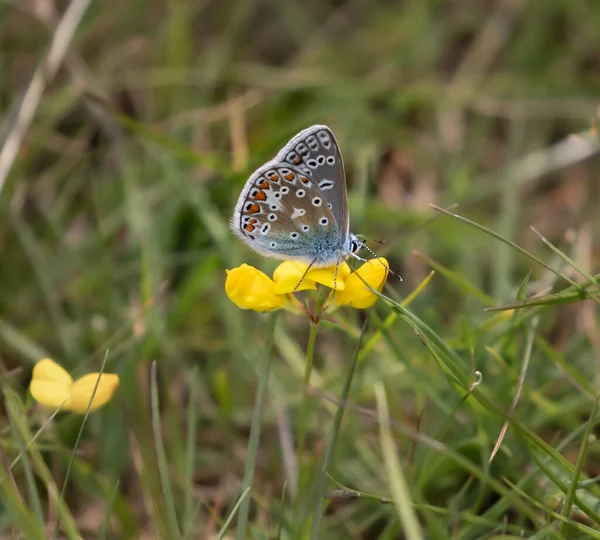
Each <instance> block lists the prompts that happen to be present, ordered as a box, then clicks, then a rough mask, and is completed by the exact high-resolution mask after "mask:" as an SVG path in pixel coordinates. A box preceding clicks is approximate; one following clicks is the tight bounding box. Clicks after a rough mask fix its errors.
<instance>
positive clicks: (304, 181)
mask: <svg viewBox="0 0 600 540" xmlns="http://www.w3.org/2000/svg"><path fill="white" fill-rule="evenodd" d="M300 182H302V183H303V184H308V178H306V176H301V177H300Z"/></svg>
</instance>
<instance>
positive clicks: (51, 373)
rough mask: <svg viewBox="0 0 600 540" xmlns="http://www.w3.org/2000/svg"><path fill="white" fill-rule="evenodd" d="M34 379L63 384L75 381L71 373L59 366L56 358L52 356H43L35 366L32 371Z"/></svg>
mask: <svg viewBox="0 0 600 540" xmlns="http://www.w3.org/2000/svg"><path fill="white" fill-rule="evenodd" d="M31 376H32V379H34V380H40V381H41V380H45V381H55V382H62V383H63V384H68V385H70V384H71V383H72V382H73V378H72V377H71V375H69V374H68V373H67V371H66V370H65V369H64V368H62V367H61V366H59V365H58V364H57V363H56V362H55V361H54V360H51V359H50V358H42V359H41V360H40V361H39V362H38V363H37V364H36V365H35V366H34V367H33V373H32V375H31Z"/></svg>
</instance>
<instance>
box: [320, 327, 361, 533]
mask: <svg viewBox="0 0 600 540" xmlns="http://www.w3.org/2000/svg"><path fill="white" fill-rule="evenodd" d="M368 320H369V318H368V317H365V322H364V324H363V327H362V329H361V332H360V337H359V338H358V343H357V344H356V350H355V351H354V357H353V358H352V364H351V365H350V369H349V371H348V375H347V376H346V380H345V382H344V388H343V390H342V395H341V399H340V404H339V406H338V408H337V411H336V413H335V418H334V419H333V428H332V430H331V438H330V439H329V444H328V445H327V449H326V450H325V455H324V456H323V461H322V462H321V468H320V470H319V477H318V479H317V491H316V497H315V506H314V510H313V519H312V529H311V535H310V537H311V539H313V540H318V538H319V531H320V529H321V518H322V517H323V502H324V500H325V490H326V489H327V479H328V476H327V471H328V469H329V467H330V465H331V462H332V461H333V454H334V452H335V445H336V443H337V439H338V434H339V432H340V426H341V424H342V419H343V417H344V411H345V410H346V401H347V400H348V395H349V394H350V386H351V385H352V379H353V378H354V372H355V371H356V364H357V363H358V354H359V352H360V349H361V347H362V342H363V338H364V335H365V331H366V328H367V321H368Z"/></svg>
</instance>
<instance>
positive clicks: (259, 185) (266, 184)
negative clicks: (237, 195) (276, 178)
mask: <svg viewBox="0 0 600 540" xmlns="http://www.w3.org/2000/svg"><path fill="white" fill-rule="evenodd" d="M256 187H257V188H258V189H267V188H268V187H269V182H267V181H266V180H263V181H262V182H261V183H260V184H256Z"/></svg>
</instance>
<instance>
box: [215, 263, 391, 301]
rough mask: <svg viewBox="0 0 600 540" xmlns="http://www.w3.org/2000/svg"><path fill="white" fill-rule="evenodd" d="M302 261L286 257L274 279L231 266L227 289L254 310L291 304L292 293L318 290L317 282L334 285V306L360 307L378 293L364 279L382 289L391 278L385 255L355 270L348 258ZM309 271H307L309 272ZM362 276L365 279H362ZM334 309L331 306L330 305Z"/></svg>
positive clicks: (254, 271)
mask: <svg viewBox="0 0 600 540" xmlns="http://www.w3.org/2000/svg"><path fill="white" fill-rule="evenodd" d="M307 268H308V265H307V264H305V263H301V262H298V261H285V262H283V263H281V264H280V265H279V266H278V267H277V268H276V269H275V272H274V273H273V279H271V278H269V277H268V276H267V275H265V274H263V273H262V272H261V271H260V270H257V269H256V268H254V267H253V266H249V265H247V264H242V266H239V267H237V268H234V269H233V270H227V280H226V281H225V292H226V293H227V296H229V298H230V299H231V300H232V301H233V302H234V303H235V304H236V305H237V306H238V307H240V308H242V309H252V310H254V311H272V310H274V309H279V308H282V307H286V308H291V307H292V304H291V302H290V299H293V298H294V297H293V296H290V295H291V293H294V292H299V291H305V290H314V289H316V288H317V283H320V284H321V285H325V286H326V287H328V288H330V289H333V293H334V294H333V303H332V304H330V308H335V307H338V306H351V307H354V308H357V309H366V308H368V307H371V306H372V305H373V304H374V303H375V302H376V301H377V295H375V294H373V293H372V292H371V290H370V289H369V288H368V287H367V286H366V285H365V283H364V282H363V280H364V281H366V282H367V283H369V285H371V286H372V287H373V288H374V289H376V290H378V291H381V290H382V289H383V285H384V284H385V280H386V279H387V275H388V269H389V265H388V262H387V261H386V260H385V259H383V258H380V259H373V260H372V261H368V262H366V263H365V264H363V265H362V266H361V267H360V268H359V269H358V270H356V271H355V272H352V270H351V269H350V267H349V266H348V264H347V263H346V262H343V263H341V264H340V265H339V266H338V267H337V269H336V267H335V266H330V267H327V268H311V269H310V270H308V271H307ZM305 273H306V274H305ZM361 278H362V279H361ZM329 311H331V309H329Z"/></svg>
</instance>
